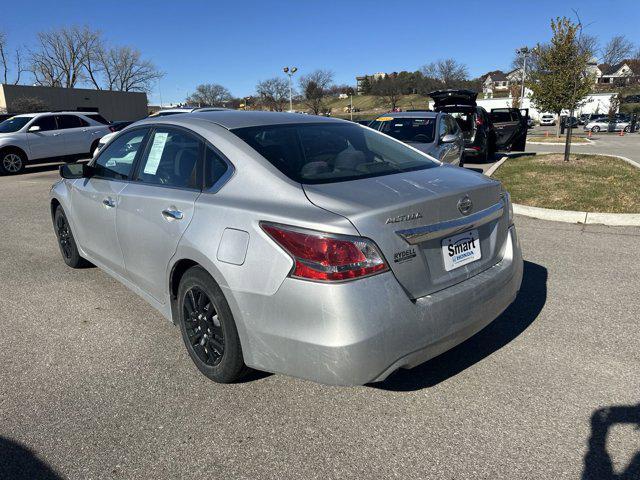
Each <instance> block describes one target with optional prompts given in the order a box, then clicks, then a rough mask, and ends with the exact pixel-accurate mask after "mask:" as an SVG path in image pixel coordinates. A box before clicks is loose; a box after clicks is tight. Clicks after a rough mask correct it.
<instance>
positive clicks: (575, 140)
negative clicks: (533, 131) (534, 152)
mask: <svg viewBox="0 0 640 480" xmlns="http://www.w3.org/2000/svg"><path fill="white" fill-rule="evenodd" d="M566 138H567V137H566V135H563V136H562V137H560V138H558V137H556V136H555V135H550V136H548V137H543V136H534V135H531V136H528V137H527V140H528V141H530V142H538V143H564V141H565V139H566ZM571 143H589V141H588V140H587V139H586V138H584V137H576V136H574V135H571Z"/></svg>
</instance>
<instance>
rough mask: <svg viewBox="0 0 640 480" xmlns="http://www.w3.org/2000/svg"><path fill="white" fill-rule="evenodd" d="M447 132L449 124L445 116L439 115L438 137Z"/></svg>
mask: <svg viewBox="0 0 640 480" xmlns="http://www.w3.org/2000/svg"><path fill="white" fill-rule="evenodd" d="M447 133H449V125H447V117H446V116H442V117H440V125H439V126H438V137H439V138H442V137H444V136H445V135H446V134H447Z"/></svg>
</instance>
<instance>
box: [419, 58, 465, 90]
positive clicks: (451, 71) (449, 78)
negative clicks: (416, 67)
mask: <svg viewBox="0 0 640 480" xmlns="http://www.w3.org/2000/svg"><path fill="white" fill-rule="evenodd" d="M421 70H422V74H423V75H424V76H425V77H430V78H435V79H436V80H439V81H440V82H441V83H442V84H443V85H444V87H445V88H455V87H457V86H458V85H459V84H460V82H464V81H466V80H467V78H468V77H469V72H468V70H467V67H466V65H463V64H461V63H458V61H457V60H454V59H453V58H446V59H444V60H442V59H441V60H437V61H436V62H432V63H430V64H428V65H425V66H423V67H422V69H421Z"/></svg>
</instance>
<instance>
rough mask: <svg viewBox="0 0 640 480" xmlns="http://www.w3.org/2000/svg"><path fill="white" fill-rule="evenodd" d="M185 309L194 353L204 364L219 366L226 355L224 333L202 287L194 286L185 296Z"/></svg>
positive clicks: (187, 330) (186, 326)
mask: <svg viewBox="0 0 640 480" xmlns="http://www.w3.org/2000/svg"><path fill="white" fill-rule="evenodd" d="M183 308H184V311H183V315H184V316H183V318H184V323H185V329H186V333H187V337H188V339H189V343H190V344H191V347H192V348H193V351H194V352H195V354H196V355H197V356H198V358H199V359H200V360H201V361H202V362H203V363H204V364H206V365H208V366H212V367H214V366H216V365H218V364H219V363H220V362H221V360H222V357H223V355H224V344H225V341H224V331H223V330H222V324H221V323H220V318H219V317H218V314H217V312H216V310H215V308H214V306H213V303H212V302H211V299H210V298H209V297H208V295H207V294H206V293H205V292H204V291H203V290H202V289H201V288H200V287H197V286H193V287H192V288H190V289H189V290H188V291H187V292H186V294H185V298H184V301H183Z"/></svg>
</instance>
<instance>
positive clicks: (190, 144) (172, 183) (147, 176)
mask: <svg viewBox="0 0 640 480" xmlns="http://www.w3.org/2000/svg"><path fill="white" fill-rule="evenodd" d="M202 147H203V142H202V141H200V140H199V139H198V138H197V137H195V136H193V135H190V134H188V133H187V132H184V131H183V130H178V129H173V128H164V127H160V128H157V129H156V130H154V132H153V133H152V134H151V136H150V137H149V144H148V147H147V148H146V152H145V153H144V156H143V157H142V160H141V161H140V167H139V168H138V174H137V177H136V180H139V181H141V182H144V183H150V184H154V185H166V186H168V187H177V188H199V187H200V182H199V178H198V177H199V175H198V171H199V168H198V167H199V166H200V165H202V164H201V163H200V158H201V156H202V155H201V153H202Z"/></svg>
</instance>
